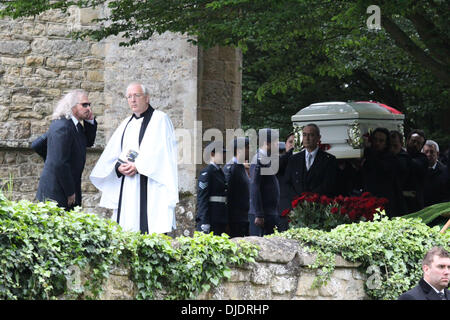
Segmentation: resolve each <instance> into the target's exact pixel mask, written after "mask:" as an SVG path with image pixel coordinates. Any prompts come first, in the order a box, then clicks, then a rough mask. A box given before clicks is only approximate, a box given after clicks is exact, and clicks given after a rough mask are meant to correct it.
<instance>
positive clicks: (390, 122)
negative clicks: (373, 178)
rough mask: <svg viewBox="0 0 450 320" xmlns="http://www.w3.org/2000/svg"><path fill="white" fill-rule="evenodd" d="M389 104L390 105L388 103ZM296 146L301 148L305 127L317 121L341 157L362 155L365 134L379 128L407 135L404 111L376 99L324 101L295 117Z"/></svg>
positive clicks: (334, 150)
mask: <svg viewBox="0 0 450 320" xmlns="http://www.w3.org/2000/svg"><path fill="white" fill-rule="evenodd" d="M386 107H387V106H386ZM291 119H292V122H293V125H294V132H295V139H296V149H297V150H299V149H300V148H301V147H300V146H301V139H302V134H301V130H302V128H303V127H304V126H305V125H307V124H308V123H315V124H316V125H317V126H318V127H319V128H320V133H321V136H322V138H321V143H322V144H328V145H329V146H330V149H328V150H327V152H329V153H331V154H333V155H334V156H335V157H336V158H338V159H348V158H361V156H362V154H363V150H364V146H363V136H364V135H365V134H367V133H370V132H371V131H372V130H374V129H375V128H378V127H383V128H387V129H388V130H398V131H400V132H401V133H402V134H403V120H404V119H405V116H404V115H403V114H396V113H393V112H391V111H390V110H389V109H387V108H384V107H382V106H381V105H380V104H378V103H376V102H320V103H314V104H311V105H309V106H308V107H306V108H303V109H301V110H300V111H299V112H297V113H296V114H295V115H293V116H292V118H291Z"/></svg>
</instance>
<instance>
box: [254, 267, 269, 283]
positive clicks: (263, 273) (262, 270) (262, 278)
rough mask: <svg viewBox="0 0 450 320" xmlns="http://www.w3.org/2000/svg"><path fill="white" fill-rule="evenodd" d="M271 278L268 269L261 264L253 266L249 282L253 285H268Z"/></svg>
mask: <svg viewBox="0 0 450 320" xmlns="http://www.w3.org/2000/svg"><path fill="white" fill-rule="evenodd" d="M271 278H272V273H271V272H270V269H269V268H268V267H266V266H265V265H262V264H255V266H254V268H253V271H252V273H251V277H250V279H251V282H252V283H254V284H268V283H270V280H271Z"/></svg>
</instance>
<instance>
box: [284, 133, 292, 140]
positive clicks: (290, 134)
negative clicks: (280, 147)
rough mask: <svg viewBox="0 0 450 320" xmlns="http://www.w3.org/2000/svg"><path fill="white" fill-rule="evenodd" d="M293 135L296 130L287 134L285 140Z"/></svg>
mask: <svg viewBox="0 0 450 320" xmlns="http://www.w3.org/2000/svg"><path fill="white" fill-rule="evenodd" d="M293 135H294V132H291V133H289V134H288V135H287V136H286V139H284V142H286V141H288V139H289V137H290V136H293Z"/></svg>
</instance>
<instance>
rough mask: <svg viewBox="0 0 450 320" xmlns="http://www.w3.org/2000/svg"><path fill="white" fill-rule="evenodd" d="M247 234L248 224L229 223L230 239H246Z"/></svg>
mask: <svg viewBox="0 0 450 320" xmlns="http://www.w3.org/2000/svg"><path fill="white" fill-rule="evenodd" d="M248 234H249V230H248V222H247V221H246V222H243V221H241V222H233V221H232V222H230V237H231V238H235V237H246V236H248Z"/></svg>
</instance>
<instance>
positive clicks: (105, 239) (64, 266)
mask: <svg viewBox="0 0 450 320" xmlns="http://www.w3.org/2000/svg"><path fill="white" fill-rule="evenodd" d="M256 255H257V248H256V247H255V246H252V245H250V244H249V243H247V242H243V241H242V242H240V243H239V244H236V243H234V242H232V241H230V240H229V239H228V237H227V236H222V237H216V236H213V235H211V234H209V235H205V234H201V233H195V235H194V237H192V238H191V237H179V238H177V239H175V240H173V239H172V238H170V237H167V236H164V235H157V234H151V235H141V234H139V233H133V232H124V231H122V230H121V228H120V227H119V226H118V225H117V224H116V223H115V222H112V221H111V220H108V219H102V218H99V217H98V216H96V215H93V214H85V213H83V212H80V211H79V210H78V209H76V210H74V211H71V212H66V211H64V210H62V209H61V208H58V207H57V206H56V205H55V204H54V203H52V202H47V203H32V202H29V201H25V200H22V201H19V202H13V201H9V200H7V199H6V198H5V197H4V196H3V195H2V194H1V193H0V269H1V270H0V299H56V298H57V297H60V296H62V295H64V296H65V297H69V298H72V299H78V298H97V297H98V296H99V294H100V293H101V290H102V289H101V288H102V284H103V282H104V280H105V279H106V278H107V277H108V276H109V271H110V268H111V266H113V265H125V266H129V267H130V269H131V278H132V280H133V281H134V282H135V284H136V286H137V288H138V294H137V296H136V298H137V299H151V298H154V293H155V291H156V290H159V292H161V293H162V294H163V296H164V298H166V299H187V298H194V297H195V296H197V295H198V294H199V293H200V292H202V291H203V290H207V289H209V287H210V285H214V286H216V285H218V284H219V282H220V281H221V280H222V279H223V278H228V277H230V274H231V272H230V267H229V266H230V265H234V264H236V265H239V264H242V263H246V262H251V261H254V257H255V256H256ZM74 266H77V267H79V268H80V269H82V270H83V269H86V268H89V269H88V270H89V272H88V273H87V276H88V279H87V280H86V281H85V282H84V283H82V285H81V286H77V285H72V284H73V283H72V282H71V281H72V278H73V277H72V272H73V270H74Z"/></svg>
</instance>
